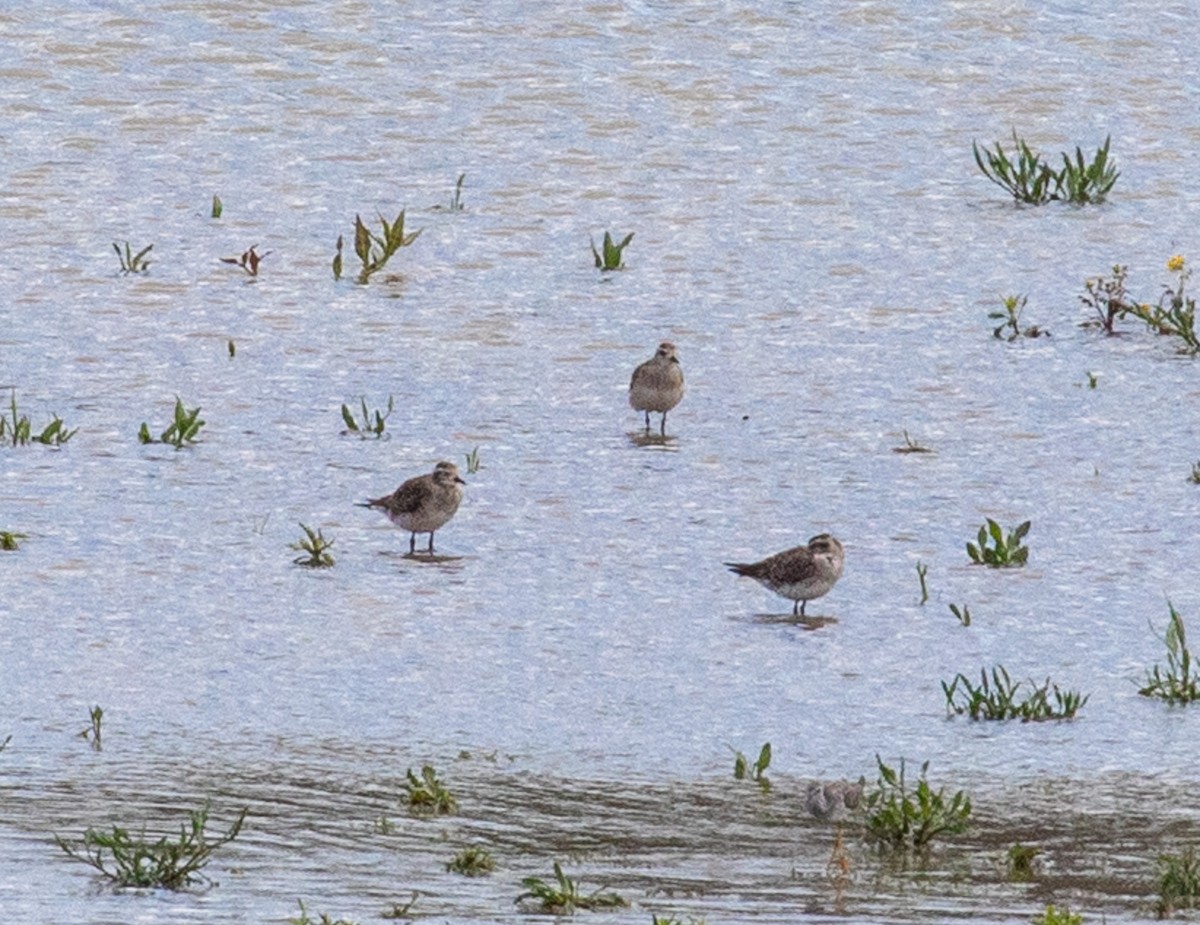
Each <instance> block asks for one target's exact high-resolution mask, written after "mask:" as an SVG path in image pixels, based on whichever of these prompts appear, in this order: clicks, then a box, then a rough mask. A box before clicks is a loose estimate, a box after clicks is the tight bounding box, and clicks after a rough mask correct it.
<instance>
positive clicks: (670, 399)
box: [629, 340, 683, 437]
mask: <svg viewBox="0 0 1200 925" xmlns="http://www.w3.org/2000/svg"><path fill="white" fill-rule="evenodd" d="M681 398H683V368H682V367H681V366H680V365H679V358H678V357H677V356H675V345H674V344H673V343H671V342H670V341H666V340H665V341H663V342H662V343H661V344H659V345H658V350H657V351H656V352H655V354H654V356H652V357H651V358H650V359H648V360H647V361H646V362H645V363H643V364H642V365H641V366H639V367H638V368H637V369H635V370H634V371H633V377H632V378H631V379H630V380H629V404H630V405H632V406H633V408H634V410H635V411H644V412H645V413H646V431H647V432H649V430H650V412H651V411H657V412H659V413H661V414H662V426H661V427H660V428H659V433H661V434H662V435H663V436H664V437H665V436H666V435H667V412H668V411H670V410H671V409H672V408H674V407H675V406H676V405H678V404H679V400H680V399H681Z"/></svg>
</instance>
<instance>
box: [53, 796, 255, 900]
mask: <svg viewBox="0 0 1200 925" xmlns="http://www.w3.org/2000/svg"><path fill="white" fill-rule="evenodd" d="M208 811H209V804H208V803H205V804H204V806H202V807H201V808H200V809H195V810H192V811H191V812H190V813H189V814H188V822H187V823H186V824H184V825H181V826H180V829H179V837H178V838H177V839H171V838H169V837H168V836H166V835H164V836H162V837H161V838H158V839H156V840H150V839H147V838H146V835H145V832H143V833H142V834H141V835H140V836H134V835H130V834H129V831H128V830H127V829H123V828H121V827H119V826H113V830H112V833H111V834H110V833H107V832H101V831H98V830H96V829H91V828H89V829H88V830H87V831H86V832H84V833H83V841H82V843H80V844H78V845H74V844H71V843H70V842H68V841H66V840H65V839H63V838H62V837H60V836H57V835H56V836H55V837H54V840H55V841H56V842H57V843H58V847H59V848H61V849H62V850H63V851H64V852H66V854H67V855H69V856H70V857H73V858H75V860H77V861H83V862H84V863H86V864H90V865H91V866H92V867H94V868H96V870H98V871H100V873H102V874H103V875H104V876H105V877H107V878H108V879H109V880H112V881H113V882H115V883H116V884H118V885H119V886H127V887H143V888H151V887H162V888H164V889H168V890H181V889H183V888H184V887H186V886H188V885H189V884H191V883H194V882H197V881H200V882H205V881H207V880H208V878H207V877H205V876H204V874H202V873H201V869H202V868H203V867H204V866H205V865H206V864H207V863H208V861H209V859H210V856H211V855H212V853H213V852H214V851H215V850H216V849H217V848H219V847H221V845H224V844H226V843H228V842H231V841H233V840H234V839H235V838H237V836H238V833H240V832H241V830H242V823H243V822H244V821H245V819H246V812H247V810H245V809H243V810H242V811H241V813H239V814H238V817H237V819H236V820H234V823H233V825H232V826H230V828H229V831H227V832H226V833H225V834H224V835H222V836H220V837H219V838H216V839H209V838H208V836H207V835H206V833H205V828H206V827H207V825H208Z"/></svg>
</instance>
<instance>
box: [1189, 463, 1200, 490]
mask: <svg viewBox="0 0 1200 925" xmlns="http://www.w3.org/2000/svg"><path fill="white" fill-rule="evenodd" d="M1188 481H1189V482H1191V483H1193V484H1195V485H1200V461H1197V462H1194V463H1192V474H1191V475H1189V476H1188Z"/></svg>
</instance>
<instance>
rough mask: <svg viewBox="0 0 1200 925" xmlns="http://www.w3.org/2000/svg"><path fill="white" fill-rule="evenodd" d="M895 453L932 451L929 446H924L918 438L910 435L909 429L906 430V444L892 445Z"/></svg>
mask: <svg viewBox="0 0 1200 925" xmlns="http://www.w3.org/2000/svg"><path fill="white" fill-rule="evenodd" d="M892 452H893V453H932V452H933V450H931V449H930V448H929V447H927V446H922V445H921V444H919V443H918V442H917V441H916V440H914V439H913V438H912V437H910V436H909V435H908V431H907V430H906V431H904V446H894V447H892Z"/></svg>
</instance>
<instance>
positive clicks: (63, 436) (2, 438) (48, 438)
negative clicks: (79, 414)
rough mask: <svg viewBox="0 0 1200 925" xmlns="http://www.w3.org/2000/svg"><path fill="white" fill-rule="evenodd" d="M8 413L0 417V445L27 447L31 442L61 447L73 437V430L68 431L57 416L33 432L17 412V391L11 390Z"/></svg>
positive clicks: (26, 420) (22, 416)
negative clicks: (39, 429)
mask: <svg viewBox="0 0 1200 925" xmlns="http://www.w3.org/2000/svg"><path fill="white" fill-rule="evenodd" d="M8 409H9V410H8V412H7V413H6V414H3V415H0V443H11V444H12V445H13V446H28V445H29V444H30V443H31V442H33V443H41V444H43V445H44V446H62V445H63V444H64V443H66V442H67V441H68V440H70V439H71V438H72V437H73V436H75V433H76V431H78V430H79V428H78V427H76V428H75V430H68V429H67V428H66V426H65V425H64V424H63V422H62V418H60V417H59V416H58V415H57V414H56V415H53V418H52V420H51V421H50V423H49V424H47V425H46V426H45V427H43V428H42V429H41V431H39V432H38V433H36V434H35V433H34V432H33V425H32V423H31V422H30V420H29V416H28V415H26V414H19V413H18V412H17V390H16V388H13V389H12V394H11V396H10V398H9V406H8Z"/></svg>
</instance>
